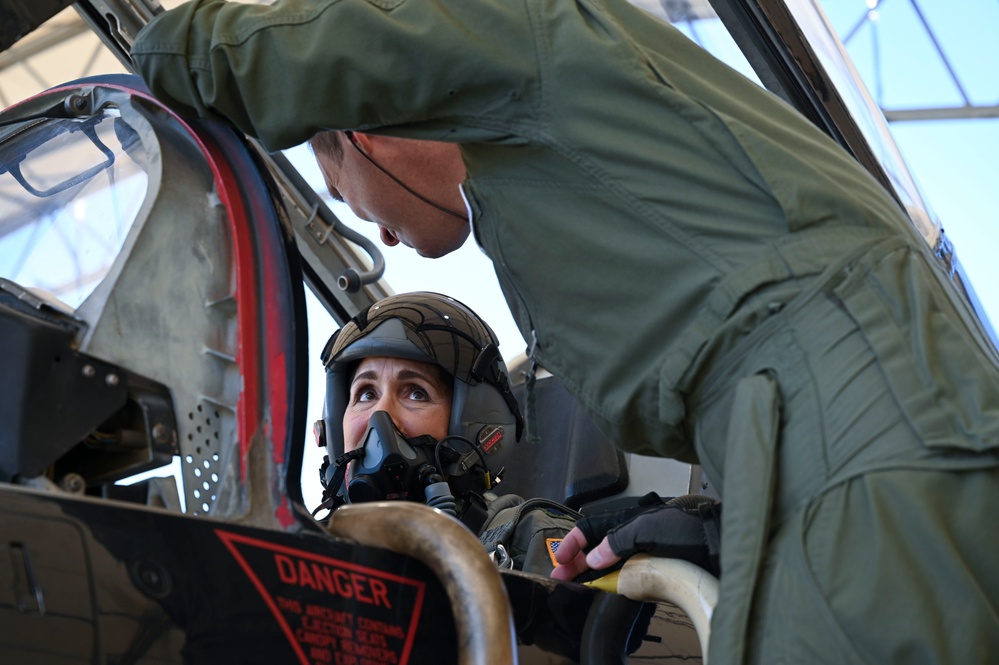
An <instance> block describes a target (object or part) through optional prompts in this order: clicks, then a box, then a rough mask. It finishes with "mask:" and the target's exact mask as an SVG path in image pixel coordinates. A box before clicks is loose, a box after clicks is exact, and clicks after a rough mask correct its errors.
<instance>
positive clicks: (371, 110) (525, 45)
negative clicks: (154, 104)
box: [132, 0, 539, 150]
mask: <svg viewBox="0 0 999 665" xmlns="http://www.w3.org/2000/svg"><path fill="white" fill-rule="evenodd" d="M132 59H133V62H134V64H135V66H136V69H137V71H138V72H139V74H140V75H141V76H142V77H143V79H144V80H145V81H146V83H147V85H148V86H149V88H150V90H151V91H152V92H153V94H154V95H155V96H156V97H157V98H158V99H160V100H161V101H163V102H164V103H165V104H167V105H168V106H170V107H171V108H173V109H174V110H175V111H177V112H178V113H180V114H181V115H184V116H188V117H203V118H215V119H219V118H223V119H228V120H229V121H231V122H232V123H233V124H235V125H236V126H237V127H238V128H239V129H240V130H241V131H243V132H244V133H246V134H248V135H250V136H253V137H256V138H259V139H260V140H261V141H262V142H263V144H264V145H265V146H266V147H267V148H268V149H271V150H276V149H281V148H286V147H290V146H292V145H297V144H299V143H301V142H303V141H305V140H306V139H308V138H309V137H311V136H312V135H313V134H314V133H315V132H317V131H319V130H322V129H356V130H361V131H371V130H377V129H379V128H387V127H392V128H394V129H393V131H391V132H386V133H393V134H396V135H400V136H408V137H410V138H423V139H430V140H449V141H463V142H468V141H476V140H495V139H497V137H499V138H502V137H504V136H510V135H511V134H512V133H515V132H514V129H515V128H516V127H517V126H519V125H522V124H523V123H524V122H525V121H527V122H529V121H530V117H531V116H532V115H533V114H534V113H535V111H534V108H533V104H532V101H533V99H534V97H535V96H536V91H537V90H538V87H539V75H538V73H537V62H536V57H535V48H534V44H533V31H532V29H531V19H530V16H529V15H528V10H527V8H526V7H525V5H524V3H523V1H522V0H480V1H478V2H461V3H449V2H446V0H418V1H417V0H279V2H277V3H275V4H274V5H271V6H261V5H246V4H237V3H228V2H224V1H223V0H194V1H193V2H189V3H187V4H185V5H181V6H180V7H178V8H176V9H174V10H171V11H168V12H165V13H164V14H162V15H160V16H158V17H156V18H155V19H154V20H153V21H151V22H150V23H149V24H148V25H147V26H146V27H145V28H144V29H143V30H142V31H141V32H140V33H139V35H138V37H137V40H136V43H135V45H134V46H133V49H132Z"/></svg>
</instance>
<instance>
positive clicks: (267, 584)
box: [215, 529, 425, 665]
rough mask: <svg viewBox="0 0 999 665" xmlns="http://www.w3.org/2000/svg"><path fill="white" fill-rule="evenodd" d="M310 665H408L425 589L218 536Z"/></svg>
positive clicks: (331, 562) (245, 539) (328, 560)
mask: <svg viewBox="0 0 999 665" xmlns="http://www.w3.org/2000/svg"><path fill="white" fill-rule="evenodd" d="M215 533H216V534H217V535H218V537H219V538H220V539H221V540H222V542H223V543H224V544H225V546H226V547H227V548H228V549H229V551H230V552H232V555H233V556H234V557H235V558H236V561H237V562H238V563H239V565H240V566H241V567H242V569H243V570H244V571H246V574H247V575H248V576H249V578H250V580H251V581H252V582H253V584H254V586H256V588H257V590H258V591H259V592H260V595H261V596H263V598H264V601H265V602H266V603H267V605H268V607H270V609H271V611H272V612H273V613H274V617H275V618H276V619H277V621H278V623H279V624H280V625H281V628H282V630H284V632H285V634H286V635H287V636H288V640H289V641H290V642H291V645H292V648H293V649H294V650H295V653H297V654H298V657H299V659H300V660H301V662H302V664H303V665H325V664H327V663H333V664H334V665H406V663H407V662H408V661H409V655H410V652H411V649H412V646H413V638H414V637H415V633H416V625H417V622H418V621H419V618H420V611H421V610H422V608H423V595H424V591H425V583H424V582H421V581H419V580H414V579H410V578H407V577H401V576H398V575H393V574H391V573H386V572H384V571H380V570H375V569H373V568H368V567H365V566H359V565H357V564H353V563H349V562H346V561H341V560H339V559H333V558H329V557H324V556H321V555H317V554H314V553H312V552H307V551H304V550H298V549H294V548H290V547H284V546H282V545H276V544H274V543H269V542H267V541H263V540H258V539H256V538H250V537H247V536H243V535H239V534H235V533H230V532H228V531H223V530H221V529H216V530H215Z"/></svg>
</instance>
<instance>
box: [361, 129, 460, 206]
mask: <svg viewBox="0 0 999 665" xmlns="http://www.w3.org/2000/svg"><path fill="white" fill-rule="evenodd" d="M344 134H345V135H346V137H347V140H349V141H350V144H351V145H352V146H354V149H355V150H357V152H359V153H361V156H362V157H364V158H365V159H366V160H368V161H369V162H371V165H372V166H374V167H375V168H376V169H378V170H379V171H381V172H382V173H384V174H385V175H387V176H388V177H389V178H391V179H392V181H393V182H394V183H395V184H397V185H399V186H400V187H402V188H403V189H404V190H406V191H407V192H409V193H410V194H412V195H413V196H415V197H416V198H418V199H420V200H421V201H423V202H424V203H426V204H427V205H428V206H430V207H432V208H436V209H437V210H440V211H441V212H443V213H446V214H448V215H451V216H452V217H457V218H458V219H460V220H461V221H463V222H467V221H468V216H467V215H463V214H461V213H459V212H455V211H454V210H451V209H450V208H446V207H444V206H442V205H440V204H437V203H434V202H433V201H431V200H430V199H428V198H427V197H425V196H423V195H422V194H420V193H418V192H416V191H415V190H414V189H412V188H411V187H410V186H409V185H407V184H406V183H404V182H403V181H402V180H399V179H398V178H396V177H395V176H394V175H392V174H391V173H389V172H388V170H387V169H386V168H385V167H384V166H382V165H381V164H379V163H378V162H376V161H375V160H373V159H372V158H371V156H370V155H369V154H368V153H366V152H364V150H362V149H361V146H359V145H358V144H357V139H356V138H354V132H349V131H348V132H344Z"/></svg>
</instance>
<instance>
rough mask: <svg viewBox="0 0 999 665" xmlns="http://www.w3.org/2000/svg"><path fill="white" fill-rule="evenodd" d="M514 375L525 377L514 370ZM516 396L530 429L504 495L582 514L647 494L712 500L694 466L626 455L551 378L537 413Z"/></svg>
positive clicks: (523, 396) (536, 398)
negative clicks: (547, 501) (542, 501)
mask: <svg viewBox="0 0 999 665" xmlns="http://www.w3.org/2000/svg"><path fill="white" fill-rule="evenodd" d="M511 374H512V376H517V375H518V374H519V372H518V371H517V370H516V367H514V369H513V371H512V372H511ZM514 393H515V394H516V396H517V401H518V403H519V404H520V408H521V412H522V413H523V414H524V416H525V418H526V419H527V426H526V427H525V433H524V436H523V437H522V438H521V440H520V442H519V443H518V444H517V454H516V455H514V456H513V459H512V460H511V461H510V462H509V463H508V465H507V468H506V471H505V473H504V474H503V477H502V482H501V483H500V484H499V485H498V486H497V492H498V493H500V494H519V495H520V496H523V497H532V498H533V497H541V498H545V499H551V500H552V501H557V502H559V503H562V504H564V505H566V506H568V507H569V508H573V509H575V510H582V511H583V512H584V513H586V512H591V511H593V510H599V509H601V508H605V507H610V506H612V505H613V504H615V503H617V502H618V501H621V500H625V499H627V498H630V497H637V496H642V495H644V494H646V493H648V492H656V493H658V494H660V495H661V496H678V495H681V494H689V493H698V494H702V493H703V494H712V493H713V490H712V489H711V488H710V487H709V486H708V484H707V482H706V481H705V480H704V479H703V478H702V476H701V473H700V468H699V467H697V466H696V465H691V464H684V463H682V462H677V461H675V460H670V459H665V458H659V457H645V456H641V455H633V454H630V453H624V452H622V451H621V450H620V449H619V448H617V447H616V446H614V444H613V443H611V442H610V441H609V440H608V439H607V438H606V437H605V436H604V435H603V434H602V433H601V432H600V430H599V429H598V428H597V426H596V424H594V422H593V421H592V420H591V419H590V418H589V416H587V415H586V413H585V412H584V411H583V409H582V407H581V406H580V405H579V403H578V402H576V400H575V399H574V398H573V397H572V395H570V394H569V392H568V390H566V388H565V386H564V385H563V384H562V382H561V381H560V380H559V379H558V378H557V377H555V376H552V375H551V374H549V373H548V372H545V371H541V372H539V373H538V379H537V381H536V382H535V384H534V387H533V393H534V394H533V406H532V405H531V404H530V400H529V399H528V394H527V393H528V390H527V386H526V384H525V383H520V384H518V385H517V386H515V387H514Z"/></svg>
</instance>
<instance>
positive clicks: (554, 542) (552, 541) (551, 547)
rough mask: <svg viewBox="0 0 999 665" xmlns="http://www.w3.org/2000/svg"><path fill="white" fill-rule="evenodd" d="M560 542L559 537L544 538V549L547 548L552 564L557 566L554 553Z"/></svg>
mask: <svg viewBox="0 0 999 665" xmlns="http://www.w3.org/2000/svg"><path fill="white" fill-rule="evenodd" d="M561 544H562V539H561V538H547V539H545V549H547V550H548V556H549V557H551V560H552V565H553V566H555V567H556V568H558V561H556V560H555V553H556V552H558V546H559V545H561Z"/></svg>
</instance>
